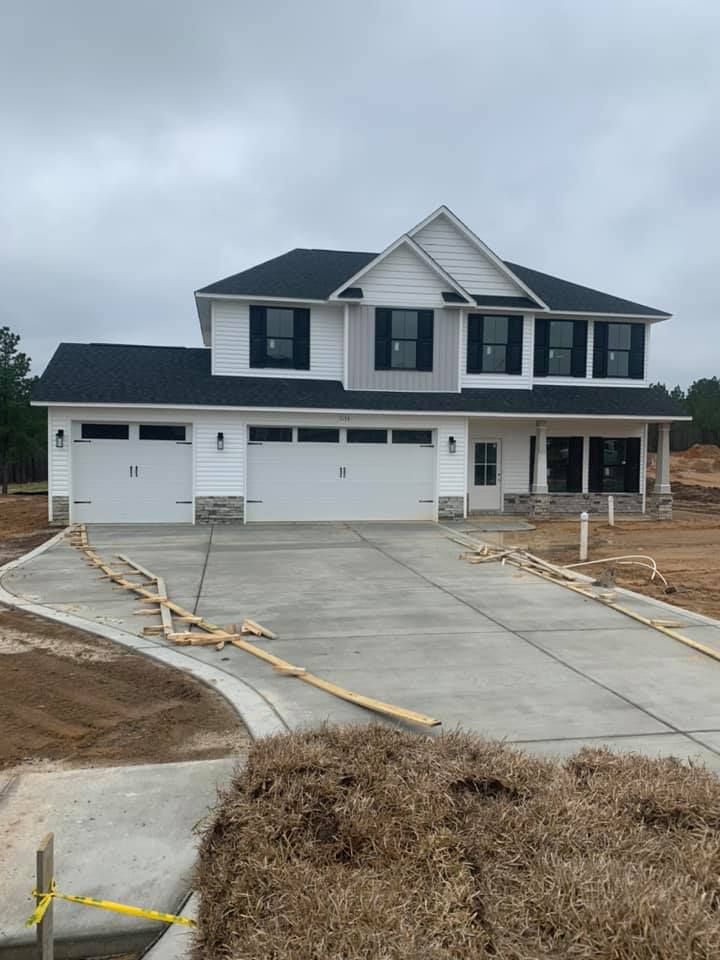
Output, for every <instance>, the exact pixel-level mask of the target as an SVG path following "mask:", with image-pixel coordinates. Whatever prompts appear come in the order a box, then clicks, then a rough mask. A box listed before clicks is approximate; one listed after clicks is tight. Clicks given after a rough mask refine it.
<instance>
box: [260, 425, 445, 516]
mask: <svg viewBox="0 0 720 960" xmlns="http://www.w3.org/2000/svg"><path fill="white" fill-rule="evenodd" d="M434 514H435V447H434V443H433V432H432V430H425V429H421V430H395V429H392V430H388V429H374V428H373V429H365V428H362V429H361V428H350V427H348V428H347V429H345V428H336V427H250V428H249V432H248V457H247V497H246V516H247V519H248V520H249V521H252V520H432V519H433V518H434Z"/></svg>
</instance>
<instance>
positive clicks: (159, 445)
mask: <svg viewBox="0 0 720 960" xmlns="http://www.w3.org/2000/svg"><path fill="white" fill-rule="evenodd" d="M72 446H73V451H72V452H73V456H72V494H73V495H72V501H73V502H72V509H73V513H72V517H73V520H74V521H75V522H77V523H190V522H192V518H193V511H192V439H191V428H190V427H189V426H188V425H184V424H180V425H171V424H164V423H162V424H161V423H75V424H73V444H72Z"/></svg>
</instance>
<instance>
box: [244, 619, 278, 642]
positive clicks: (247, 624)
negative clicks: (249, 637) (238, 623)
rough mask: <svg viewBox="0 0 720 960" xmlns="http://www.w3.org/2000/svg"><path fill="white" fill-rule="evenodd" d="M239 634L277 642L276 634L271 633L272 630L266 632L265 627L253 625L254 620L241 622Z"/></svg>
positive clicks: (258, 624) (257, 624)
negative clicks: (247, 634) (248, 634)
mask: <svg viewBox="0 0 720 960" xmlns="http://www.w3.org/2000/svg"><path fill="white" fill-rule="evenodd" d="M240 632H241V633H252V634H254V635H255V636H256V637H267V639H268V640H277V634H276V633H273V632H272V630H268V628H267V627H263V626H262V624H260V623H255V621H254V620H243V623H242V627H241V628H240Z"/></svg>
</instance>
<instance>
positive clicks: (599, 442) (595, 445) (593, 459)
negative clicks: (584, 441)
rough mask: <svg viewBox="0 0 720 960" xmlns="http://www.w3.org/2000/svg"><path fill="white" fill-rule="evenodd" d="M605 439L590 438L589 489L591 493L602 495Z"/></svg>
mask: <svg viewBox="0 0 720 960" xmlns="http://www.w3.org/2000/svg"><path fill="white" fill-rule="evenodd" d="M603 449H604V444H603V438H602V437H590V475H589V478H588V487H589V489H590V492H591V493H602V488H603Z"/></svg>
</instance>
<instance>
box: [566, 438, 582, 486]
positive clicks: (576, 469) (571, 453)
mask: <svg viewBox="0 0 720 960" xmlns="http://www.w3.org/2000/svg"><path fill="white" fill-rule="evenodd" d="M582 463H583V438H582V437H570V438H569V443H568V472H567V488H568V493H580V492H581V490H582Z"/></svg>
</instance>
